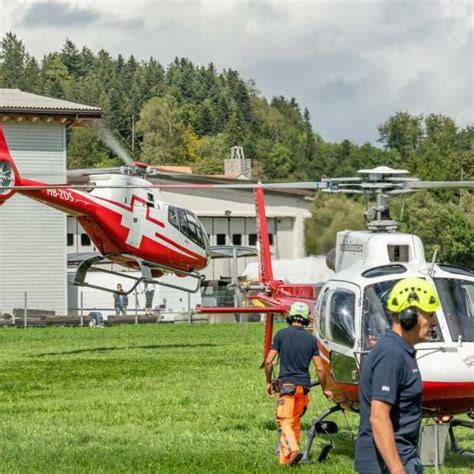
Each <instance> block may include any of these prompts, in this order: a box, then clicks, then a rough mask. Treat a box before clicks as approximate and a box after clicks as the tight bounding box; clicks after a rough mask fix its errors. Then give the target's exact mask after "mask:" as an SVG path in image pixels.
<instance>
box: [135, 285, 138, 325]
mask: <svg viewBox="0 0 474 474" xmlns="http://www.w3.org/2000/svg"><path fill="white" fill-rule="evenodd" d="M135 324H138V292H137V290H135Z"/></svg>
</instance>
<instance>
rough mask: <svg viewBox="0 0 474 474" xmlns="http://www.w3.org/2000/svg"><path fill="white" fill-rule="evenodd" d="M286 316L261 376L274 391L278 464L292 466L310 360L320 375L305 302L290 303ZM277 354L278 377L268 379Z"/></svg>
mask: <svg viewBox="0 0 474 474" xmlns="http://www.w3.org/2000/svg"><path fill="white" fill-rule="evenodd" d="M286 320H287V322H288V324H289V327H287V328H285V329H282V330H280V331H278V332H277V334H276V335H275V338H274V339H273V344H272V348H271V350H270V352H269V353H268V355H267V357H266V359H265V376H266V380H267V394H268V395H270V396H271V395H273V394H274V393H275V392H277V393H278V398H277V401H276V419H277V423H278V428H279V431H280V443H279V454H280V464H284V465H288V466H293V465H295V464H296V463H298V462H299V461H300V460H301V457H302V453H301V451H300V448H299V441H300V434H301V424H300V419H301V417H302V416H303V413H304V412H305V410H306V406H307V405H308V401H309V397H308V392H309V386H310V383H311V381H310V376H309V365H310V363H311V361H313V363H314V365H315V367H316V371H317V373H318V377H322V370H321V369H322V365H321V363H320V360H319V352H318V347H317V344H316V338H315V337H314V336H312V335H311V334H309V333H308V332H307V331H306V330H305V326H307V325H308V324H309V322H310V311H309V307H308V305H307V304H306V303H302V302H296V303H293V304H292V306H291V308H290V310H289V312H288V316H287V318H286ZM277 355H279V356H280V373H279V376H278V379H276V380H275V381H272V373H273V361H274V360H275V358H276V356H277Z"/></svg>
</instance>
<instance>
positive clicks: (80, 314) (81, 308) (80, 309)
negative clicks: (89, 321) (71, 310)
mask: <svg viewBox="0 0 474 474" xmlns="http://www.w3.org/2000/svg"><path fill="white" fill-rule="evenodd" d="M79 304H80V306H79V316H80V318H81V328H82V327H83V326H84V292H83V291H81V293H80V303H79Z"/></svg>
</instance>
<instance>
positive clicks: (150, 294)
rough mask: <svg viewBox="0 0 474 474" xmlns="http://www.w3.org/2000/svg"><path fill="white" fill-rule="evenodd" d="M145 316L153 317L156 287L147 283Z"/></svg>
mask: <svg viewBox="0 0 474 474" xmlns="http://www.w3.org/2000/svg"><path fill="white" fill-rule="evenodd" d="M144 293H145V316H153V314H154V313H153V298H154V296H155V285H153V284H151V283H147V282H145V289H144Z"/></svg>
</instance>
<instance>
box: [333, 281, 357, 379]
mask: <svg viewBox="0 0 474 474" xmlns="http://www.w3.org/2000/svg"><path fill="white" fill-rule="evenodd" d="M328 305H329V307H328V320H327V328H326V339H327V341H328V347H329V348H330V361H331V371H332V376H333V378H334V380H335V381H336V382H337V383H344V384H356V383H358V381H359V370H358V365H357V361H356V359H355V354H354V350H355V345H356V327H357V323H356V315H357V308H358V307H359V306H360V288H359V287H358V286H356V285H354V284H352V283H348V282H333V283H332V284H331V289H330V299H329V302H328Z"/></svg>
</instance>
